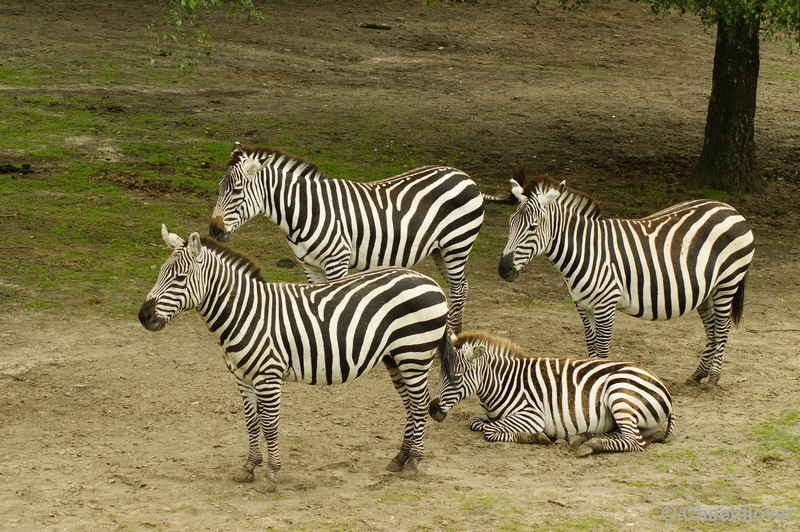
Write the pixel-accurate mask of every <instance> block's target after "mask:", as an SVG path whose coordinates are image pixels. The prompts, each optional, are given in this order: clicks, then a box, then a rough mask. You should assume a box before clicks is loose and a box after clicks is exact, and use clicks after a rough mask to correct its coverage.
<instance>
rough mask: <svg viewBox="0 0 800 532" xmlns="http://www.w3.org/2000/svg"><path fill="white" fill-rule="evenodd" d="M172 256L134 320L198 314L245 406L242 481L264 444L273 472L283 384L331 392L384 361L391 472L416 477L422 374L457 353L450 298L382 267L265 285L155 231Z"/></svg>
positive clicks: (269, 478) (271, 481) (235, 259)
mask: <svg viewBox="0 0 800 532" xmlns="http://www.w3.org/2000/svg"><path fill="white" fill-rule="evenodd" d="M162 234H163V236H164V240H165V241H166V242H167V243H168V244H169V245H170V246H172V247H173V248H174V250H173V252H172V255H171V256H170V257H169V259H167V261H166V262H165V263H164V265H163V266H162V267H161V271H160V272H159V276H158V280H157V282H156V284H155V286H154V287H153V289H152V290H151V291H150V293H149V294H148V295H147V300H146V301H145V303H144V304H143V305H142V308H141V310H140V312H139V320H140V321H141V323H142V325H144V326H145V327H146V328H147V329H149V330H152V331H157V330H160V329H162V328H164V326H165V325H166V323H167V322H168V321H169V320H170V319H172V318H173V317H175V316H176V315H178V314H180V313H181V312H184V311H186V310H190V309H197V311H198V313H199V314H200V316H201V317H202V318H203V320H204V321H205V322H206V324H207V326H208V328H209V330H210V331H211V332H212V333H213V334H214V336H215V337H216V338H217V339H218V340H219V344H220V345H221V346H222V348H223V350H224V351H225V355H224V358H225V361H226V363H227V365H228V369H230V371H231V372H232V373H233V374H234V375H235V376H236V379H237V381H238V385H239V390H240V392H241V395H242V398H243V400H244V410H245V418H246V421H247V429H248V432H249V438H250V452H249V455H248V458H247V461H246V463H245V465H244V472H243V475H242V476H241V478H240V480H242V481H250V480H253V478H254V477H253V470H254V468H255V467H256V466H257V465H258V464H260V463H261V461H262V458H261V450H260V447H259V435H260V432H263V434H264V436H265V438H266V443H267V458H268V461H267V466H268V467H267V475H266V479H265V483H264V484H263V486H261V487H260V489H265V490H268V491H271V490H273V489H274V488H275V485H276V484H275V476H276V473H277V471H278V470H279V469H280V459H279V457H278V447H277V430H278V415H279V405H280V392H281V382H282V381H296V382H303V383H307V384H337V383H342V382H346V381H348V380H352V379H355V378H357V377H359V376H361V375H363V374H364V373H366V372H367V371H369V370H370V369H372V368H373V367H374V366H375V365H377V364H378V363H379V362H383V363H384V364H385V366H386V368H387V369H388V371H389V374H390V376H391V378H392V381H393V383H394V386H395V388H396V389H397V391H398V393H399V394H400V396H401V398H402V400H403V404H404V405H405V407H406V412H407V422H406V428H405V434H404V438H403V444H402V447H401V450H400V453H399V454H398V455H397V456H396V457H395V458H394V459H392V461H391V462H390V465H389V468H390V470H391V471H395V472H400V473H401V476H403V478H413V477H414V476H415V475H416V472H417V465H418V463H419V461H420V460H421V459H422V454H423V434H424V430H425V419H426V417H427V410H428V404H429V400H430V395H429V392H428V383H427V377H428V370H429V368H430V367H431V362H432V360H433V357H434V354H435V352H436V351H437V350H439V351H440V352H447V351H448V350H452V344H451V343H450V336H449V334H448V332H447V300H446V297H445V294H444V292H442V290H441V288H439V286H438V285H437V284H436V283H435V282H434V281H433V280H431V279H430V278H428V277H425V276H424V275H422V274H420V273H417V272H414V271H411V270H406V269H401V268H379V269H375V270H372V271H370V272H366V273H362V274H360V275H353V276H350V277H345V278H344V279H340V280H337V281H332V282H329V283H320V284H291V283H268V282H265V281H264V279H263V278H262V277H261V273H260V269H259V268H258V267H257V266H256V265H255V264H254V263H253V262H252V261H251V260H250V259H249V258H247V257H245V256H244V255H241V254H239V253H237V252H235V251H233V250H231V249H230V248H228V247H227V246H224V245H222V244H219V243H217V242H216V241H214V240H212V239H208V238H203V239H201V238H200V236H199V235H198V234H197V233H193V234H192V235H191V236H190V237H189V240H188V241H187V242H184V241H183V240H182V239H181V238H180V237H178V236H177V235H174V234H171V233H169V232H168V231H167V230H166V227H162Z"/></svg>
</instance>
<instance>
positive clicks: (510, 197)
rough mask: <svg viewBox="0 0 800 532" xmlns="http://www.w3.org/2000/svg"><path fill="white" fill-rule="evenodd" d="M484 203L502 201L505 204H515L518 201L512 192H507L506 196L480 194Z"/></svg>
mask: <svg viewBox="0 0 800 532" xmlns="http://www.w3.org/2000/svg"><path fill="white" fill-rule="evenodd" d="M481 196H483V201H484V202H485V203H503V204H505V205H516V204H517V203H519V201H518V200H517V197H516V196H514V194H511V193H509V194H508V196H493V195H492V194H481Z"/></svg>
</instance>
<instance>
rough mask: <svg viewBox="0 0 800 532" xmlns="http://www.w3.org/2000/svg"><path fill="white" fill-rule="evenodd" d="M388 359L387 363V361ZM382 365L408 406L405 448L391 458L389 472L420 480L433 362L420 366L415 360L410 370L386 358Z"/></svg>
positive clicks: (404, 438) (401, 476)
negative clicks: (429, 370) (429, 381)
mask: <svg viewBox="0 0 800 532" xmlns="http://www.w3.org/2000/svg"><path fill="white" fill-rule="evenodd" d="M387 359H388V360H387ZM383 363H384V364H385V365H386V368H387V369H388V370H389V374H390V375H391V376H392V382H393V383H394V386H395V389H396V390H397V392H398V393H399V394H400V396H401V397H402V399H403V405H404V406H405V407H406V428H405V433H404V435H403V445H402V446H401V448H400V453H399V454H398V455H397V456H395V457H394V458H392V460H391V462H389V466H388V467H387V469H388V470H389V471H394V472H397V469H398V466H400V465H401V464H402V468H401V469H400V471H399V473H400V478H402V479H406V480H410V479H414V478H417V474H418V473H419V463H420V461H421V460H422V456H423V454H424V452H425V447H424V443H423V438H424V436H425V421H426V420H427V419H428V405H429V404H430V402H431V396H430V392H429V391H428V369H430V361H429V362H428V363H427V364H424V365H422V367H420V366H419V365H418V361H416V360H415V361H414V362H413V364H412V365H409V367H408V368H400V367H398V365H397V363H396V362H395V361H394V360H393V359H391V358H389V357H384V359H383Z"/></svg>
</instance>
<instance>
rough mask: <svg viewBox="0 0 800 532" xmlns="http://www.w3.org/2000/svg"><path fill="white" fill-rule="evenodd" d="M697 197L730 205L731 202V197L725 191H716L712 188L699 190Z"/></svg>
mask: <svg viewBox="0 0 800 532" xmlns="http://www.w3.org/2000/svg"><path fill="white" fill-rule="evenodd" d="M697 195H698V196H699V197H701V198H706V199H710V200H715V201H722V202H725V203H728V202H730V201H731V195H730V193H728V192H725V191H723V190H714V189H710V188H704V189H700V190H697Z"/></svg>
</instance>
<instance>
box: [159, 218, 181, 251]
mask: <svg viewBox="0 0 800 532" xmlns="http://www.w3.org/2000/svg"><path fill="white" fill-rule="evenodd" d="M161 238H163V239H164V242H166V243H167V245H168V246H169V247H171V248H172V249H175V248H176V247H178V246H180V245H181V244H183V239H182V238H181V237H179V236H178V235H176V234H175V233H170V232H169V231H167V226H166V225H164V224H161Z"/></svg>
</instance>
